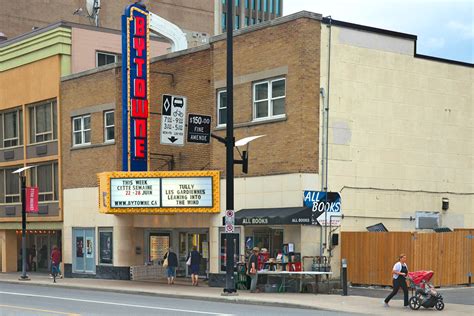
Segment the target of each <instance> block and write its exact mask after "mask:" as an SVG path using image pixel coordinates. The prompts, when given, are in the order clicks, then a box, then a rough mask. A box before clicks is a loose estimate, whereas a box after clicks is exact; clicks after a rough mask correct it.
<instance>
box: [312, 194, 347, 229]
mask: <svg viewBox="0 0 474 316" xmlns="http://www.w3.org/2000/svg"><path fill="white" fill-rule="evenodd" d="M303 204H304V206H306V207H308V208H310V209H311V223H312V224H313V225H321V226H329V225H332V226H340V224H341V215H342V211H341V195H340V194H339V193H338V192H323V191H304V195H303Z"/></svg>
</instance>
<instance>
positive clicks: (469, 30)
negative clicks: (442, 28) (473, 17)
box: [446, 21, 474, 39]
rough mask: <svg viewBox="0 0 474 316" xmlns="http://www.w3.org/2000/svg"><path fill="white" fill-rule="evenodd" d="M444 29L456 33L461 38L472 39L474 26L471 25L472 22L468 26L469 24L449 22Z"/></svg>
mask: <svg viewBox="0 0 474 316" xmlns="http://www.w3.org/2000/svg"><path fill="white" fill-rule="evenodd" d="M446 27H447V28H448V29H450V30H453V31H455V32H457V33H458V34H459V35H461V36H462V37H463V38H467V39H471V38H474V25H472V22H471V25H469V23H465V24H463V23H461V22H459V21H449V22H448V24H447V25H446Z"/></svg>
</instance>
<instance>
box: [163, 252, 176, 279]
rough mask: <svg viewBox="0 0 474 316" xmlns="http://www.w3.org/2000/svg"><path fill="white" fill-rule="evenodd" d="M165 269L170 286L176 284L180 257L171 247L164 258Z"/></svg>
mask: <svg viewBox="0 0 474 316" xmlns="http://www.w3.org/2000/svg"><path fill="white" fill-rule="evenodd" d="M163 267H165V268H166V276H167V278H168V284H169V285H171V284H174V279H175V278H176V268H177V267H178V256H177V255H176V253H174V252H173V249H172V248H171V247H169V248H168V252H167V253H165V256H164V258H163Z"/></svg>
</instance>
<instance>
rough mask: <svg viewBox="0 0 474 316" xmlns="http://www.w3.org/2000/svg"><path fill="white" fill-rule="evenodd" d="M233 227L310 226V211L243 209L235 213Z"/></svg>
mask: <svg viewBox="0 0 474 316" xmlns="http://www.w3.org/2000/svg"><path fill="white" fill-rule="evenodd" d="M235 225H311V209H310V208H309V207H305V206H298V207H280V208H249V209H243V210H240V211H238V212H236V213H235Z"/></svg>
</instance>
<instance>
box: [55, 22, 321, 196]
mask: <svg viewBox="0 0 474 316" xmlns="http://www.w3.org/2000/svg"><path fill="white" fill-rule="evenodd" d="M288 38H291V39H292V41H291V42H290V41H288ZM319 46H320V23H319V22H318V21H315V20H310V19H305V18H301V19H296V20H293V21H290V22H287V23H283V24H279V25H276V26H273V27H268V28H263V29H260V30H256V31H253V32H244V34H242V35H239V36H236V37H235V38H234V55H235V56H234V75H235V77H239V76H251V75H252V74H255V73H259V72H263V71H272V69H276V68H286V69H287V70H288V71H287V74H284V77H285V78H286V104H285V113H286V118H285V119H284V120H280V121H277V122H264V123H262V122H260V123H258V124H256V123H254V122H252V83H253V81H247V82H242V83H237V85H236V86H235V88H234V120H235V123H236V125H237V126H236V129H235V138H236V139H240V138H243V137H247V136H253V135H262V134H265V135H267V136H266V137H264V138H261V139H258V140H256V141H255V142H254V143H252V144H251V145H250V151H249V152H250V160H249V176H258V175H272V174H285V173H297V172H303V173H304V172H307V173H309V172H312V173H314V172H317V171H318V147H319V144H318V138H319V135H318V133H319ZM225 49H226V45H225V40H219V41H216V42H214V43H212V44H211V45H210V47H209V46H207V47H202V48H200V49H196V50H194V51H193V52H190V53H187V54H178V55H177V56H176V57H173V58H171V57H168V58H166V57H164V58H159V59H158V60H157V61H155V62H153V63H152V65H151V67H150V68H151V73H150V80H151V82H150V118H149V119H150V132H149V140H150V152H151V153H154V154H162V155H163V156H160V155H152V157H153V158H152V159H151V162H150V170H169V164H168V163H169V161H170V157H172V159H173V161H174V169H173V170H201V169H215V170H221V171H223V172H225V146H224V145H223V144H221V143H219V142H217V141H216V140H212V141H211V144H209V145H206V144H186V145H185V146H182V147H177V146H168V145H160V139H159V135H160V120H161V117H160V115H159V113H160V112H161V96H162V94H164V93H166V94H174V95H183V96H186V97H187V99H188V108H187V113H197V114H205V115H211V116H212V117H213V124H212V126H213V129H214V131H213V132H214V133H215V134H217V135H220V136H222V137H225V130H223V129H222V128H221V129H215V128H214V127H215V126H216V119H217V117H216V84H217V83H218V82H222V81H225V76H226V74H225V71H226V70H225V64H226V61H225V55H226V53H225ZM171 74H172V75H171ZM61 98H62V100H61V105H62V113H63V114H62V135H63V142H64V143H63V164H64V168H63V170H64V171H63V183H64V188H65V189H68V188H75V187H91V186H95V185H96V183H97V180H96V173H98V172H102V171H113V170H121V155H122V152H121V73H120V68H117V69H111V70H106V71H99V72H95V73H92V74H89V75H83V76H80V77H78V78H75V79H71V80H66V81H63V84H62V88H61ZM113 102H115V105H116V109H117V110H116V113H115V139H116V142H115V145H107V146H104V145H103V113H102V112H97V113H93V114H92V146H90V147H89V148H85V149H72V148H71V113H73V112H74V111H76V112H77V110H78V109H81V108H88V107H91V106H95V105H100V104H108V103H113ZM239 124H240V125H239ZM235 152H236V154H235V158H236V159H238V158H239V157H238V154H237V151H235ZM170 155H171V156H170ZM240 170H241V168H240V167H236V168H235V171H236V173H235V175H236V176H237V177H238V176H242V173H241V172H240ZM79 174H80V175H81V176H80V177H79V176H78V175H79Z"/></svg>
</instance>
